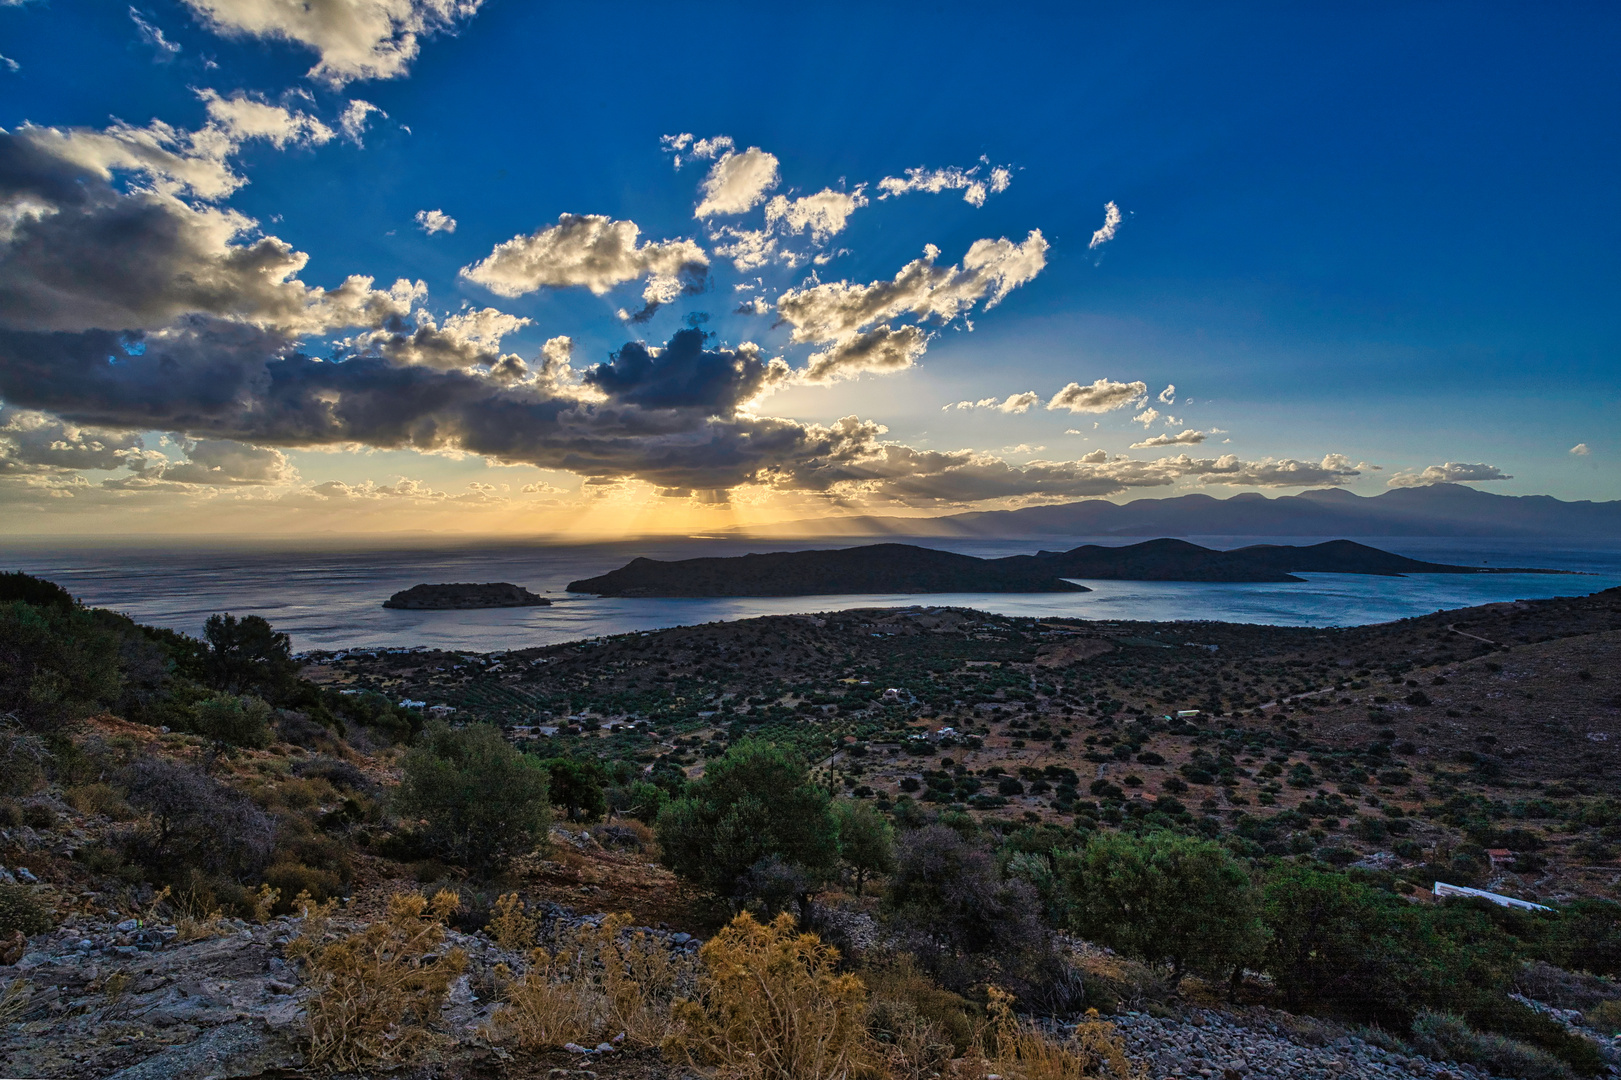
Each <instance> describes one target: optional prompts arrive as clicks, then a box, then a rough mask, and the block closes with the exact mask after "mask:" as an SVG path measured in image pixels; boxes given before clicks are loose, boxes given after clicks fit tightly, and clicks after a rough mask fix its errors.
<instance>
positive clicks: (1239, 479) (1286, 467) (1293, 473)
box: [1160, 454, 1377, 487]
mask: <svg viewBox="0 0 1621 1080" xmlns="http://www.w3.org/2000/svg"><path fill="white" fill-rule="evenodd" d="M1160 461H1161V462H1166V463H1170V464H1171V465H1172V466H1174V467H1176V468H1179V469H1181V470H1182V473H1183V475H1187V476H1197V477H1199V478H1200V483H1204V484H1227V485H1230V486H1233V487H1316V486H1319V485H1324V484H1326V485H1328V486H1331V487H1333V486H1338V485H1340V484H1345V483H1349V482H1350V481H1351V480H1353V479H1355V478H1356V477H1358V476H1361V475H1362V473H1363V471H1364V470H1366V469H1373V468H1377V466H1373V465H1369V464H1368V463H1367V462H1365V461H1363V462H1358V463H1356V464H1352V462H1351V459H1350V458H1348V457H1346V456H1345V455H1344V454H1325V455H1323V460H1322V461H1319V462H1311V461H1296V460H1294V459H1293V458H1279V459H1274V458H1264V459H1262V460H1261V461H1241V460H1240V459H1239V458H1238V457H1237V456H1235V455H1233V454H1225V455H1223V456H1222V457H1219V458H1216V459H1214V460H1211V459H1209V458H1189V457H1187V456H1186V455H1184V456H1181V457H1178V458H1161V459H1160Z"/></svg>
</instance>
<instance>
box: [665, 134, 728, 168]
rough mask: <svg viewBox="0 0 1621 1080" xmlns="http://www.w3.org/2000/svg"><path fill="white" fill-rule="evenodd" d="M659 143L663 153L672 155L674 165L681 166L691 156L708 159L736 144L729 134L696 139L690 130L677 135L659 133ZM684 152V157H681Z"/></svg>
mask: <svg viewBox="0 0 1621 1080" xmlns="http://www.w3.org/2000/svg"><path fill="white" fill-rule="evenodd" d="M659 145H660V147H662V149H663V150H664V152H665V153H667V154H672V155H674V159H675V167H676V168H677V169H679V168H681V166H682V165H684V164H686V162H687V161H689V160H691V159H693V158H699V159H704V160H708V159H711V158H715V157H718V156H719V155H721V154H724V153H726V152H727V151H728V150H731V149H732V148H733V147H735V146H736V145H737V144H736V143H734V142H733V141H732V137H731V136H730V135H716V136H715V137H714V138H712V139H696V138H694V137H693V135H692V132H690V131H684V132H682V133H681V134H679V135H660V136H659ZM683 154H685V157H683Z"/></svg>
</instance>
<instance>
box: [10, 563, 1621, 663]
mask: <svg viewBox="0 0 1621 1080" xmlns="http://www.w3.org/2000/svg"><path fill="white" fill-rule="evenodd" d="M1193 539H1195V540H1196V541H1197V542H1201V543H1205V544H1207V545H1208V546H1212V547H1221V548H1230V547H1238V546H1241V545H1242V544H1244V543H1253V542H1257V541H1255V540H1253V539H1246V538H1238V537H1224V538H1219V539H1213V538H1204V539H1200V538H1193ZM1084 542H1086V541H1085V540H1084V539H1077V540H1075V541H1073V543H1071V544H1066V545H1065V546H1074V545H1075V544H1080V543H1084ZM1098 542H1102V543H1108V544H1121V543H1126V542H1131V541H1123V540H1121V539H1119V538H1113V539H1109V540H1104V541H1098ZM1264 542H1267V543H1289V542H1306V543H1310V542H1314V541H1313V540H1312V539H1310V538H1308V539H1305V540H1302V541H1291V540H1278V539H1276V538H1270V539H1268V540H1266V541H1264ZM1364 542H1368V543H1372V544H1374V545H1375V546H1378V547H1383V548H1385V549H1386V550H1390V551H1396V552H1398V553H1400V554H1402V555H1408V556H1411V557H1413V558H1420V559H1428V560H1431V561H1438V562H1449V563H1461V564H1465V565H1473V566H1480V565H1489V566H1535V567H1544V568H1550V569H1565V570H1578V571H1582V572H1583V573H1584V575H1588V576H1582V577H1568V576H1563V575H1558V576H1553V575H1535V574H1482V575H1457V574H1437V575H1417V576H1413V577H1407V578H1379V577H1365V576H1359V575H1345V574H1309V575H1304V574H1303V575H1301V576H1302V577H1305V578H1307V579H1308V580H1307V581H1305V582H1304V583H1301V584H1255V585H1246V584H1205V583H1197V582H1152V581H1094V582H1086V584H1087V585H1089V586H1090V587H1091V588H1092V589H1093V590H1094V591H1092V592H1089V593H1053V594H1014V595H1010V594H1006V593H951V594H930V595H927V596H915V595H861V596H811V597H787V598H727V599H715V600H631V599H609V598H598V597H592V596H579V595H574V594H570V593H565V592H564V591H563V590H564V588H565V587H566V586H567V584H568V583H569V582H570V581H573V580H576V579H578V578H583V577H590V576H592V575H595V574H600V573H603V572H604V571H607V570H611V569H614V568H615V567H618V566H621V565H623V564H624V563H626V562H628V561H629V560H630V559H632V558H634V557H636V556H638V555H646V556H649V557H651V558H667V559H668V558H691V557H694V556H696V555H736V554H742V553H743V552H746V551H751V550H752V551H781V550H789V549H793V548H804V547H830V546H844V545H830V544H799V545H796V544H790V543H782V542H776V541H773V542H769V543H758V542H754V543H749V542H741V541H708V540H706V541H689V540H670V541H655V542H627V543H617V544H594V545H588V546H538V545H526V546H504V547H492V546H485V547H476V548H475V547H467V548H459V549H437V550H435V549H427V548H422V549H409V548H406V549H401V548H394V549H388V550H373V551H353V550H349V551H332V550H314V551H291V550H287V549H281V550H263V549H257V550H255V549H249V548H246V547H237V548H229V549H227V548H210V549H204V548H168V549H159V548H139V549H130V550H121V551H110V550H105V549H103V550H84V549H80V550H74V549H72V548H68V547H65V546H54V547H47V546H44V545H26V546H25V545H22V544H18V543H8V544H7V545H6V546H5V547H0V567H4V568H6V569H10V568H16V569H21V570H26V571H28V572H29V573H34V574H39V575H41V576H44V577H49V578H51V579H52V580H55V581H58V582H60V583H61V584H62V585H64V586H66V587H67V588H68V589H70V590H71V591H72V592H73V593H74V594H75V595H77V596H79V597H80V598H81V599H83V600H84V601H85V602H87V603H90V604H94V605H96V606H100V607H109V608H114V609H116V610H119V611H124V612H127V613H129V614H130V615H132V616H134V617H135V618H137V619H139V620H141V621H143V622H149V623H154V624H156V625H159V626H168V627H173V628H174V629H176V630H182V631H185V632H187V633H192V634H195V633H198V632H199V631H200V629H201V627H202V624H203V620H204V619H206V618H207V617H208V615H209V614H210V613H212V612H215V611H232V612H235V613H236V614H238V615H246V614H258V615H263V616H264V617H265V618H267V619H269V620H270V621H271V622H272V623H274V624H275V625H276V627H277V628H278V629H281V630H286V631H288V632H289V633H291V634H292V637H293V642H294V647H295V648H297V649H335V648H372V647H386V646H411V645H430V646H438V647H444V648H457V649H468V650H477V651H490V650H495V649H508V648H522V647H525V646H531V645H546V644H552V643H554V642H559V641H569V640H573V639H576V638H582V637H591V636H595V635H599V634H616V633H623V632H626V631H631V630H652V629H658V628H662V627H668V626H681V625H690V624H693V623H703V622H713V621H721V620H730V619H743V618H749V617H752V616H756V615H767V614H785V613H792V612H803V611H829V610H833V609H836V608H848V607H871V606H904V605H911V604H931V605H951V606H958V607H973V608H978V609H980V610H983V611H992V612H998V613H1002V614H1007V615H1025V616H1069V617H1075V618H1083V619H1150V620H1176V619H1212V620H1221V621H1228V622H1248V623H1274V624H1280V625H1293V626H1351V625H1358V624H1364V623H1373V622H1385V621H1389V620H1392V619H1400V618H1405V617H1408V616H1412V615H1424V614H1428V613H1430V612H1433V611H1437V610H1441V609H1446V608H1458V607H1468V606H1470V605H1473V604H1483V603H1490V602H1492V601H1497V600H1513V599H1532V598H1540V597H1549V596H1570V595H1577V594H1582V593H1589V592H1595V591H1597V590H1599V589H1606V588H1612V587H1615V586H1618V585H1621V549H1615V550H1598V549H1596V548H1595V547H1594V546H1592V545H1589V546H1585V547H1581V548H1575V547H1570V548H1565V547H1556V546H1550V545H1547V544H1530V543H1519V542H1513V541H1500V540H1494V541H1484V540H1469V539H1455V538H1446V539H1414V538H1409V537H1401V538H1384V539H1374V540H1368V541H1364ZM921 543H923V544H924V545H926V546H930V547H940V548H949V549H951V550H954V551H961V552H964V553H966V554H972V555H983V556H996V555H1006V554H1017V553H1028V552H1031V551H1034V550H1035V549H1036V548H1037V547H1041V546H1048V547H1053V546H1056V545H1055V544H1053V543H1052V542H1051V541H1046V542H1045V543H1039V544H1038V543H1034V542H1030V541H939V540H927V541H921ZM451 581H473V582H482V581H510V582H513V583H515V584H518V585H523V586H526V587H528V588H531V589H533V590H535V591H536V592H541V593H548V594H549V596H550V599H551V600H552V602H553V606H551V607H547V608H507V609H497V610H489V611H432V612H430V611H390V610H385V609H384V608H383V607H382V606H381V604H382V602H383V601H384V600H385V599H387V598H388V596H389V595H390V594H391V593H394V592H396V591H398V590H400V589H404V588H409V587H410V586H412V585H416V584H420V583H422V582H434V583H437V582H451Z"/></svg>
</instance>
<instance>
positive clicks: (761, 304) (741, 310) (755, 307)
mask: <svg viewBox="0 0 1621 1080" xmlns="http://www.w3.org/2000/svg"><path fill="white" fill-rule="evenodd" d="M770 311H771V305H770V304H768V303H766V302H765V297H763V296H752V297H750V298H749V299H747V300H744V301H743V302H742V303H740V304H738V305H737V307H736V308H734V309H733V310H732V314H734V315H766V314H769V313H770Z"/></svg>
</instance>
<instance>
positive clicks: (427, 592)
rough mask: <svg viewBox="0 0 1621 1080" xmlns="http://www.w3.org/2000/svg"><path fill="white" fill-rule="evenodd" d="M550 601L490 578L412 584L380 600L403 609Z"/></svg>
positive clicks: (544, 604) (455, 608)
mask: <svg viewBox="0 0 1621 1080" xmlns="http://www.w3.org/2000/svg"><path fill="white" fill-rule="evenodd" d="M550 605H551V601H550V600H548V599H546V598H545V597H544V596H536V595H535V594H534V593H532V592H530V591H529V590H528V589H526V588H524V587H523V586H522V585H512V584H509V583H508V582H505V581H490V582H485V583H484V584H482V585H472V584H452V585H413V586H412V587H411V588H409V589H404V590H402V591H400V592H397V593H395V594H394V595H393V596H391V597H389V598H388V599H387V600H384V601H383V606H384V607H386V608H402V609H404V610H406V611H466V610H470V609H473V608H504V607H549V606H550Z"/></svg>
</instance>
